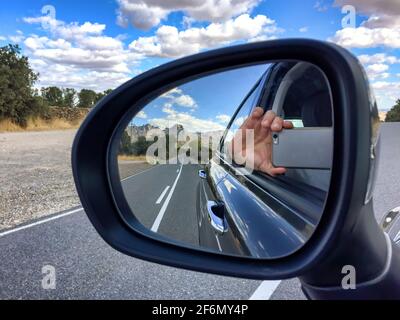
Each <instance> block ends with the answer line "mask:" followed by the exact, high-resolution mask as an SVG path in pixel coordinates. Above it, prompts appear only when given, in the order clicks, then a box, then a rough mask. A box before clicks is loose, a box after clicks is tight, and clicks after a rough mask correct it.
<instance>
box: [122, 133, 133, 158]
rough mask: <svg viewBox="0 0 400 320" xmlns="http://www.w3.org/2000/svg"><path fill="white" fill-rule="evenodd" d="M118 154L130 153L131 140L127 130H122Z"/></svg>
mask: <svg viewBox="0 0 400 320" xmlns="http://www.w3.org/2000/svg"><path fill="white" fill-rule="evenodd" d="M119 154H120V155H127V156H129V155H132V142H131V137H130V136H129V134H128V132H126V131H124V133H123V134H122V137H121V140H120V143H119Z"/></svg>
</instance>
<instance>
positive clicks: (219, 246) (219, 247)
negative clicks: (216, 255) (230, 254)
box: [215, 236, 222, 252]
mask: <svg viewBox="0 0 400 320" xmlns="http://www.w3.org/2000/svg"><path fill="white" fill-rule="evenodd" d="M215 239H217V244H218V249H219V251H220V252H222V247H221V243H220V242H219V239H218V236H215Z"/></svg>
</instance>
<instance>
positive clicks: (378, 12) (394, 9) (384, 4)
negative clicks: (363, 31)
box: [334, 0, 400, 28]
mask: <svg viewBox="0 0 400 320" xmlns="http://www.w3.org/2000/svg"><path fill="white" fill-rule="evenodd" d="M344 5H352V6H354V7H355V8H356V12H358V13H361V14H364V15H367V16H369V17H370V18H369V19H368V21H366V22H365V23H364V24H363V26H365V27H368V28H392V27H395V26H399V25H400V4H399V1H398V0H383V1H382V0H381V1H377V0H335V2H334V6H337V7H341V6H344Z"/></svg>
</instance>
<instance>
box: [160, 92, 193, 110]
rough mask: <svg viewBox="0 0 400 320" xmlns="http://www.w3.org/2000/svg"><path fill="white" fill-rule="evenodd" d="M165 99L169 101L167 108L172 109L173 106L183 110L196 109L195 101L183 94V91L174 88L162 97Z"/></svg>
mask: <svg viewBox="0 0 400 320" xmlns="http://www.w3.org/2000/svg"><path fill="white" fill-rule="evenodd" d="M162 97H163V98H165V99H169V102H168V103H167V104H166V105H167V106H168V107H172V106H174V105H176V106H179V107H184V108H190V109H196V108H197V103H196V101H195V100H194V99H193V98H192V97H191V96H189V95H187V94H184V93H183V91H182V90H181V89H179V88H175V89H173V90H171V91H169V92H167V93H166V94H164V95H163V96H162Z"/></svg>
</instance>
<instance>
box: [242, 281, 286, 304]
mask: <svg viewBox="0 0 400 320" xmlns="http://www.w3.org/2000/svg"><path fill="white" fill-rule="evenodd" d="M281 282H282V281H280V280H279V281H264V282H263V283H261V285H260V286H259V287H258V288H257V290H256V291H255V292H254V293H253V295H252V296H251V297H250V299H249V300H269V299H271V296H272V295H273V294H274V292H275V290H276V289H277V288H278V286H279V285H280V284H281Z"/></svg>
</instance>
